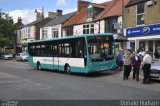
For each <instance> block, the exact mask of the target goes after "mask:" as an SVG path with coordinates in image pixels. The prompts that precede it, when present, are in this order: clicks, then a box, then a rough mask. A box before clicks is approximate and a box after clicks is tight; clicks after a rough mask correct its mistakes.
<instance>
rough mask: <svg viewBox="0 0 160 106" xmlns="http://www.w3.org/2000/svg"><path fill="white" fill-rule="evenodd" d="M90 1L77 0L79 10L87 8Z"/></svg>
mask: <svg viewBox="0 0 160 106" xmlns="http://www.w3.org/2000/svg"><path fill="white" fill-rule="evenodd" d="M89 4H90V2H87V1H82V0H78V1H77V11H78V12H80V11H81V10H82V9H83V8H87V7H88V5H89Z"/></svg>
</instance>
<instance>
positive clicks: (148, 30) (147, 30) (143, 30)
mask: <svg viewBox="0 0 160 106" xmlns="http://www.w3.org/2000/svg"><path fill="white" fill-rule="evenodd" d="M149 32H150V28H149V27H144V28H143V29H142V33H143V34H148V33H149Z"/></svg>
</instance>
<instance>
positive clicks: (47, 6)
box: [0, 0, 110, 24]
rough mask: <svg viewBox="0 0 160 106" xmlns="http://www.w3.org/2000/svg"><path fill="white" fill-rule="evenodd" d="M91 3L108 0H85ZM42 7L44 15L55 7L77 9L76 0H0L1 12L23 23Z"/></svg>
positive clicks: (34, 18) (32, 17) (64, 10)
mask: <svg viewBox="0 0 160 106" xmlns="http://www.w3.org/2000/svg"><path fill="white" fill-rule="evenodd" d="M85 1H89V2H93V3H103V2H106V1H110V0H85ZM42 8H44V13H45V14H44V16H45V17H47V16H48V12H56V10H57V9H60V10H63V14H67V13H70V12H74V11H76V10H77V0H0V9H1V11H2V12H6V13H9V16H11V17H12V18H13V20H14V22H15V23H16V22H17V19H18V17H21V18H22V22H23V23H24V24H28V23H30V22H33V21H35V20H36V14H35V9H38V10H39V11H41V9H42Z"/></svg>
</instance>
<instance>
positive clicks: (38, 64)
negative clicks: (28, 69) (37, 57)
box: [37, 62, 42, 70]
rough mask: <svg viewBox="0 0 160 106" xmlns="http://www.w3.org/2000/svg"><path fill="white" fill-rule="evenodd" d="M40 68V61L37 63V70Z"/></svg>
mask: <svg viewBox="0 0 160 106" xmlns="http://www.w3.org/2000/svg"><path fill="white" fill-rule="evenodd" d="M41 69H42V68H41V64H40V62H38V63H37V70H41Z"/></svg>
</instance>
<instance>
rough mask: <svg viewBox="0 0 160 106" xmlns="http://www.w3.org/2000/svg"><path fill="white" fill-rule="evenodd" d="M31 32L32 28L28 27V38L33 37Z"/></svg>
mask: <svg viewBox="0 0 160 106" xmlns="http://www.w3.org/2000/svg"><path fill="white" fill-rule="evenodd" d="M30 34H31V31H30V28H28V34H27V35H28V38H29V37H31V35H30Z"/></svg>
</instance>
